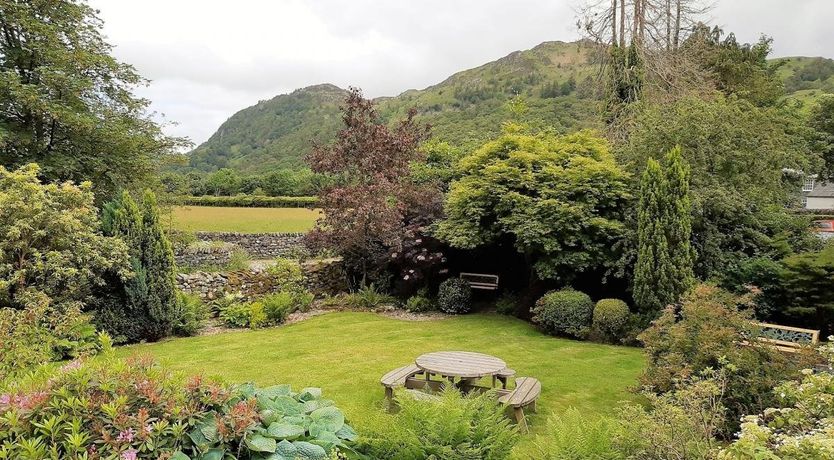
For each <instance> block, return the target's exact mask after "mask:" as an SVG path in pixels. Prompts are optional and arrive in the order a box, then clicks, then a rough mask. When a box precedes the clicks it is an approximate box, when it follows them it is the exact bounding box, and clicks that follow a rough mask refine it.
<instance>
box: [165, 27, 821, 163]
mask: <svg viewBox="0 0 834 460" xmlns="http://www.w3.org/2000/svg"><path fill="white" fill-rule="evenodd" d="M592 46H593V44H591V43H589V42H587V41H582V40H580V41H576V42H563V41H547V42H543V43H540V44H538V45H536V46H534V47H533V48H530V49H528V50H519V51H513V52H511V53H508V54H507V55H505V56H503V57H500V58H498V59H496V60H494V61H490V62H487V63H485V64H482V65H480V66H477V67H473V68H471V69H466V70H461V71H459V72H455V73H454V74H452V75H450V76H449V77H447V78H445V79H444V80H442V81H440V82H438V83H436V84H433V85H430V86H427V87H425V88H423V89H414V88H412V89H407V90H404V91H402V92H400V93H399V94H397V95H396V96H381V97H377V98H374V101H375V102H376V103H377V107H378V110H379V113H380V114H381V115H382V116H383V118H385V119H387V120H393V119H397V118H401V117H403V116H405V114H406V113H407V111H408V109H409V108H411V107H414V108H416V109H417V111H418V120H419V121H421V122H425V123H429V124H431V125H432V134H433V137H435V138H439V139H441V140H445V141H448V142H450V143H451V144H453V145H456V146H458V147H461V148H463V149H470V148H474V147H476V146H477V145H480V143H482V142H484V141H485V140H487V139H489V138H490V137H492V136H494V135H496V134H498V132H499V131H500V126H501V123H502V122H503V121H505V120H507V119H510V118H512V117H513V116H516V117H517V116H518V115H513V114H512V113H510V111H509V109H508V107H507V106H508V104H507V102H508V101H509V100H510V99H512V98H514V97H516V96H522V97H523V98H524V101H525V104H526V112H525V114H524V115H522V116H521V117H522V121H524V122H525V123H527V124H529V125H531V126H532V127H534V128H545V127H552V128H553V129H556V130H557V131H568V130H572V129H577V128H584V127H598V123H599V121H598V119H597V117H595V116H594V114H595V113H596V110H595V109H598V108H599V101H597V100H595V99H594V98H593V97H592V96H593V86H594V85H593V77H594V75H595V67H594V65H592V64H591V63H590V62H589V56H588V55H589V51H591V50H592ZM771 61H772V62H774V63H782V64H780V65H781V67H779V68H778V69H777V72H779V76H780V78H782V80H783V81H784V82H785V85H786V88H787V87H788V86H790V88H791V89H792V91H790V93H789V94H790V97H791V98H794V99H796V100H798V101H800V102H801V103H807V102H808V101H811V100H813V99H814V98H815V97H818V95H819V94H824V93H831V92H834V60H830V59H827V58H822V57H805V56H801V57H800V56H794V57H783V58H776V59H772V60H771ZM346 94H347V90H346V89H343V88H340V87H338V86H336V85H333V84H332V83H318V84H315V85H310V86H307V87H304V88H298V89H296V90H293V91H292V92H290V93H287V94H280V95H277V96H275V97H273V98H271V99H266V100H262V101H258V103H256V104H255V105H253V106H250V107H247V108H245V109H242V110H240V111H238V112H236V113H234V114H233V115H232V116H230V117H229V118H228V119H227V120H226V121H225V122H224V123H222V124H221V125H220V127H218V129H217V131H216V132H215V133H214V134H212V136H211V137H210V138H209V139H208V140H206V141H205V142H203V143H202V144H200V145H199V146H198V147H196V148H195V149H194V150H192V151H191V152H189V153H188V154H187V158H188V165H187V166H185V167H179V168H178V169H181V170H196V171H213V170H216V169H219V168H224V167H228V168H232V169H235V170H237V171H238V172H240V173H243V174H257V173H263V172H266V171H269V170H273V169H277V168H289V169H299V168H302V167H304V163H303V157H304V155H305V154H306V153H307V152H308V151H309V149H310V148H311V146H312V143H313V142H327V141H329V140H330V139H332V137H333V135H334V134H335V133H336V132H337V131H338V129H339V127H340V122H341V116H340V114H339V110H338V107H339V104H340V103H341V102H342V100H343V99H344V96H345V95H346Z"/></svg>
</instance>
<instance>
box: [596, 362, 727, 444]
mask: <svg viewBox="0 0 834 460" xmlns="http://www.w3.org/2000/svg"><path fill="white" fill-rule="evenodd" d="M726 378H727V377H726V369H722V370H719V371H713V370H708V371H705V372H704V373H703V375H700V376H698V377H696V378H693V379H687V380H684V381H681V382H679V386H678V387H676V389H675V390H673V391H670V392H668V393H665V394H662V395H656V394H654V393H649V392H646V393H644V397H645V398H646V404H634V403H628V404H626V405H624V406H623V407H621V408H620V409H619V410H618V414H617V415H618V419H619V426H618V427H617V429H616V431H615V433H614V434H613V436H612V441H613V445H614V449H615V450H616V451H617V452H618V453H620V455H621V456H622V457H620V458H625V459H647V460H649V459H657V460H666V459H679V460H710V459H712V458H713V456H712V454H713V453H714V450H715V449H716V447H718V446H719V444H720V443H719V441H718V439H717V438H716V436H717V435H718V434H719V433H720V432H721V430H722V429H723V425H724V418H725V416H726V409H725V407H724V404H723V399H724V396H725V393H724V388H725V385H726Z"/></svg>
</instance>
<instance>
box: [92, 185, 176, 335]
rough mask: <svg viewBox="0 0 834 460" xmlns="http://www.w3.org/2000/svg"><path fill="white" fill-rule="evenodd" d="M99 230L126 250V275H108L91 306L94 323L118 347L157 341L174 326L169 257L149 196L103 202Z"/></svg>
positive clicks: (153, 201)
mask: <svg viewBox="0 0 834 460" xmlns="http://www.w3.org/2000/svg"><path fill="white" fill-rule="evenodd" d="M102 228H103V229H104V233H105V234H107V235H109V236H114V237H118V238H120V239H121V240H123V241H124V242H125V243H126V244H127V246H128V252H129V254H130V267H131V273H130V274H129V275H126V276H113V277H112V279H111V280H110V283H109V284H108V286H106V288H103V289H102V294H101V296H100V298H99V300H98V301H97V302H96V323H97V324H98V325H99V327H100V328H102V329H103V330H105V331H107V332H108V333H110V334H111V335H112V336H113V337H114V338H115V340H116V341H117V342H138V341H140V340H159V339H161V338H163V337H166V336H168V335H171V333H172V331H173V327H174V324H175V323H176V322H177V317H176V312H177V296H176V288H175V286H174V275H175V273H174V270H175V265H174V254H173V251H172V249H171V243H170V242H169V241H168V237H167V236H166V234H165V230H164V228H163V225H162V222H160V217H159V209H158V207H157V204H156V197H155V195H154V194H153V192H151V191H149V190H147V191H145V193H144V196H143V197H142V201H141V203H140V204H137V203H136V201H135V200H134V199H133V197H131V195H130V193H128V192H123V193H122V195H121V196H119V197H118V198H117V199H115V200H113V201H111V202H109V203H107V204H106V205H105V207H104V211H103V216H102Z"/></svg>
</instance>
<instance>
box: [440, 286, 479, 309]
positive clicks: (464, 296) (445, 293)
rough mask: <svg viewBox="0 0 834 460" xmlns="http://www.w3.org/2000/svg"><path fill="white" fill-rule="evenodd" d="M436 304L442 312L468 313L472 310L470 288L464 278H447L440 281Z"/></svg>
mask: <svg viewBox="0 0 834 460" xmlns="http://www.w3.org/2000/svg"><path fill="white" fill-rule="evenodd" d="M437 305H438V307H439V308H440V311H442V312H444V313H450V314H461V313H469V312H470V311H471V310H472V288H471V287H469V283H468V282H467V281H466V280H462V279H460V278H449V279H447V280H445V281H443V282H442V283H440V288H439V289H438V291H437Z"/></svg>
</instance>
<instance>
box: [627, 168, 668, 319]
mask: <svg viewBox="0 0 834 460" xmlns="http://www.w3.org/2000/svg"><path fill="white" fill-rule="evenodd" d="M666 189H667V185H666V179H665V177H664V174H663V169H662V168H661V166H660V163H658V162H657V161H655V160H654V159H649V162H648V164H647V165H646V171H645V172H644V173H643V177H642V179H641V181H640V207H639V209H638V212H637V263H636V265H635V267H634V301H635V303H636V304H637V307H638V308H639V309H640V310H641V311H643V312H657V311H660V310H661V309H662V308H663V307H664V306H666V305H667V304H669V303H670V302H671V301H673V289H674V288H673V286H674V284H673V282H672V280H671V275H672V272H673V267H672V261H671V259H670V257H669V241H668V239H667V235H666V229H665V225H664V221H665V219H664V215H665V214H666V211H665V209H666V201H667V200H666V196H667V190H666Z"/></svg>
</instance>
